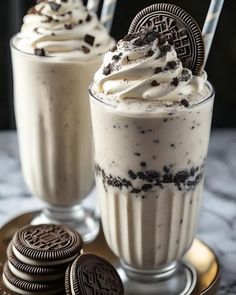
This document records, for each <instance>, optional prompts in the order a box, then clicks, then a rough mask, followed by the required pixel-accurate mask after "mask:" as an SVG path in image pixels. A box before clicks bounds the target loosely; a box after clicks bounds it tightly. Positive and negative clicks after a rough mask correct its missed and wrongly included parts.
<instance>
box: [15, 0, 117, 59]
mask: <svg viewBox="0 0 236 295" xmlns="http://www.w3.org/2000/svg"><path fill="white" fill-rule="evenodd" d="M113 42H114V41H113V40H112V38H111V37H110V36H109V34H108V32H107V31H106V29H105V28H104V26H103V25H102V24H101V23H100V22H99V20H98V18H97V15H96V14H95V13H93V12H91V11H88V10H87V8H86V7H85V6H84V5H83V3H82V1H81V0H51V1H49V0H41V1H37V4H36V5H35V6H34V7H32V8H31V9H30V10H29V12H28V14H27V15H26V16H25V17H24V23H23V26H22V28H21V32H20V33H19V34H18V35H17V39H16V44H15V46H16V47H17V48H18V49H20V50H21V51H23V52H26V53H30V54H36V55H45V56H65V57H70V56H71V57H72V58H76V57H78V58H82V59H89V58H91V56H96V55H100V54H103V53H104V52H106V51H107V50H108V48H109V46H112V44H113Z"/></svg>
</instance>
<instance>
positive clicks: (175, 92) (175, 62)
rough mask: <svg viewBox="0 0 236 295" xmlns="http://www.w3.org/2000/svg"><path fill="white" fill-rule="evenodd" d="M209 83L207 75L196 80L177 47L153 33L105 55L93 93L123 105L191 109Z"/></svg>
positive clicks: (133, 37) (135, 37)
mask: <svg viewBox="0 0 236 295" xmlns="http://www.w3.org/2000/svg"><path fill="white" fill-rule="evenodd" d="M206 79H207V77H206V74H205V72H203V73H202V74H201V75H200V76H198V77H197V76H193V74H192V71H191V70H190V69H186V68H183V65H182V63H181V61H180V59H179V58H178V57H177V53H176V51H175V49H174V45H172V44H171V42H170V41H169V42H167V41H166V40H165V39H163V37H161V36H159V34H158V33H157V32H155V31H153V30H152V31H147V32H145V33H137V34H130V35H127V36H126V37H125V38H124V39H123V40H121V41H119V42H118V44H117V46H116V47H115V48H114V49H113V50H112V51H110V52H108V53H107V54H106V55H105V57H104V61H103V65H102V67H101V68H100V69H99V70H98V72H97V73H96V74H95V78H94V82H95V86H94V89H93V90H94V92H96V93H98V94H99V93H103V94H105V95H106V96H109V95H110V96H114V97H115V98H116V99H118V100H121V101H122V100H123V101H124V99H141V100H148V101H153V100H155V101H165V102H179V101H183V104H185V106H188V105H189V100H191V98H192V97H195V96H196V95H199V94H200V93H201V92H202V90H203V88H204V85H205V81H206ZM183 98H184V100H183Z"/></svg>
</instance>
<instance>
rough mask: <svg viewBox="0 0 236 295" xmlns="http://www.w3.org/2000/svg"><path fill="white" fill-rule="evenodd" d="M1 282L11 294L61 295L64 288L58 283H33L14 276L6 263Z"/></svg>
mask: <svg viewBox="0 0 236 295" xmlns="http://www.w3.org/2000/svg"><path fill="white" fill-rule="evenodd" d="M2 279H3V282H4V284H5V286H6V287H7V288H8V289H9V290H10V291H12V292H15V293H16V294H22V295H33V294H42V295H53V294H57V295H59V294H63V292H64V286H63V285H62V284H61V283H59V281H54V282H48V283H33V282H28V281H25V280H22V279H19V278H18V277H17V276H15V275H14V274H13V273H12V272H11V270H10V269H9V267H8V264H7V263H6V264H5V266H4V270H3V278H2Z"/></svg>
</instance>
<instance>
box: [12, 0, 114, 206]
mask: <svg viewBox="0 0 236 295" xmlns="http://www.w3.org/2000/svg"><path fill="white" fill-rule="evenodd" d="M11 45H12V60H13V72H14V95H15V113H16V122H17V130H18V138H19V144H20V155H21V162H22V169H23V173H24V177H25V180H26V183H27V184H28V186H29V188H30V190H31V191H32V192H33V193H34V194H35V195H37V196H39V197H40V198H41V199H43V200H44V201H46V202H47V203H49V204H50V205H54V206H73V205H76V204H78V203H79V202H80V201H81V200H82V199H83V198H84V197H86V196H87V194H88V193H89V192H90V190H91V189H92V187H93V185H94V175H93V167H92V150H93V146H92V130H91V121H90V120H91V119H90V110H89V102H88V94H87V88H88V85H89V83H90V81H91V79H92V76H93V74H94V72H95V71H96V70H97V69H98V67H99V66H100V65H101V63H102V56H103V54H104V52H105V51H107V50H108V49H109V48H110V47H112V46H113V40H112V39H111V38H110V36H109V34H108V33H107V31H106V30H105V28H104V27H103V26H102V25H101V24H100V23H99V20H98V18H97V16H96V15H95V14H94V13H93V12H90V11H88V10H87V9H86V8H85V7H84V6H83V4H82V1H80V0H67V1H63V0H53V1H37V4H36V5H35V6H34V7H33V8H32V9H30V10H29V12H28V14H27V15H26V16H25V17H24V23H23V26H22V29H21V32H20V33H18V34H17V35H16V36H15V37H14V38H13V39H12V43H11Z"/></svg>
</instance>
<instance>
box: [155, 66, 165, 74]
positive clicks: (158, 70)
mask: <svg viewBox="0 0 236 295" xmlns="http://www.w3.org/2000/svg"><path fill="white" fill-rule="evenodd" d="M162 71H163V70H162V67H157V68H155V72H154V73H155V74H159V73H161V72H162Z"/></svg>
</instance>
